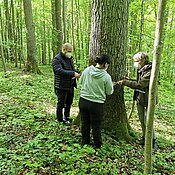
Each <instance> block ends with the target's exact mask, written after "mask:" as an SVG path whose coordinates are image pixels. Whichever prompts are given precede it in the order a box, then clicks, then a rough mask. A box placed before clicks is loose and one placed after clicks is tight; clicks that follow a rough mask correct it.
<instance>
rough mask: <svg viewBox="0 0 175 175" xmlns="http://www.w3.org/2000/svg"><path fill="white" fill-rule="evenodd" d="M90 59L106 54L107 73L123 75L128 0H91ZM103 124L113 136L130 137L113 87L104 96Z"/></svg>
mask: <svg viewBox="0 0 175 175" xmlns="http://www.w3.org/2000/svg"><path fill="white" fill-rule="evenodd" d="M91 20H92V26H91V37H90V59H91V60H94V58H95V57H96V56H99V55H101V54H102V53H105V54H108V55H109V56H110V57H111V59H112V63H111V65H110V67H109V70H108V71H109V73H110V74H111V76H112V78H113V80H114V81H117V80H119V79H120V78H121V77H122V76H123V75H124V74H125V64H126V46H127V22H128V0H122V1H121V0H115V1H114V0H93V4H92V19H91ZM105 111H106V113H105V116H104V125H103V127H104V128H105V129H107V130H110V131H115V133H116V138H118V139H125V140H130V139H131V137H130V135H129V132H128V130H129V124H128V121H127V116H126V110H125V103H124V93H123V89H121V88H115V91H114V94H113V95H112V96H110V97H109V98H107V101H106V105H105Z"/></svg>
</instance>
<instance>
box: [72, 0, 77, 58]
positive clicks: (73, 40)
mask: <svg viewBox="0 0 175 175" xmlns="http://www.w3.org/2000/svg"><path fill="white" fill-rule="evenodd" d="M71 8H72V24H71V27H72V30H71V31H72V45H73V48H74V50H75V38H74V1H73V0H71ZM76 57H77V56H76V52H74V58H75V59H76Z"/></svg>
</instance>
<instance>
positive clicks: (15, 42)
mask: <svg viewBox="0 0 175 175" xmlns="http://www.w3.org/2000/svg"><path fill="white" fill-rule="evenodd" d="M11 11H12V36H13V56H14V61H15V67H17V66H18V58H17V37H16V23H15V10H14V1H13V0H11Z"/></svg>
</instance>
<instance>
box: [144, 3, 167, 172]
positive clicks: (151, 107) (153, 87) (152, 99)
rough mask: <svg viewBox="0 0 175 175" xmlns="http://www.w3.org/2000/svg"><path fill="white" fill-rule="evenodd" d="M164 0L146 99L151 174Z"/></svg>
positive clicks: (147, 157)
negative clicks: (147, 97)
mask: <svg viewBox="0 0 175 175" xmlns="http://www.w3.org/2000/svg"><path fill="white" fill-rule="evenodd" d="M165 7H166V0H159V7H158V14H157V23H156V33H155V41H154V59H153V67H152V72H151V77H150V86H149V89H150V90H149V99H148V112H147V123H146V142H145V143H146V144H145V168H144V173H145V174H151V172H152V137H153V121H154V113H155V112H154V111H155V105H156V94H157V92H156V91H157V80H158V75H159V68H160V55H161V45H162V42H161V41H162V31H163V26H164V14H165Z"/></svg>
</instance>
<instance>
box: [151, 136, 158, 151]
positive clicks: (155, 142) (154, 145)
mask: <svg viewBox="0 0 175 175" xmlns="http://www.w3.org/2000/svg"><path fill="white" fill-rule="evenodd" d="M152 146H153V152H154V153H155V152H156V151H157V149H158V147H157V141H156V139H153V145H152Z"/></svg>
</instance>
